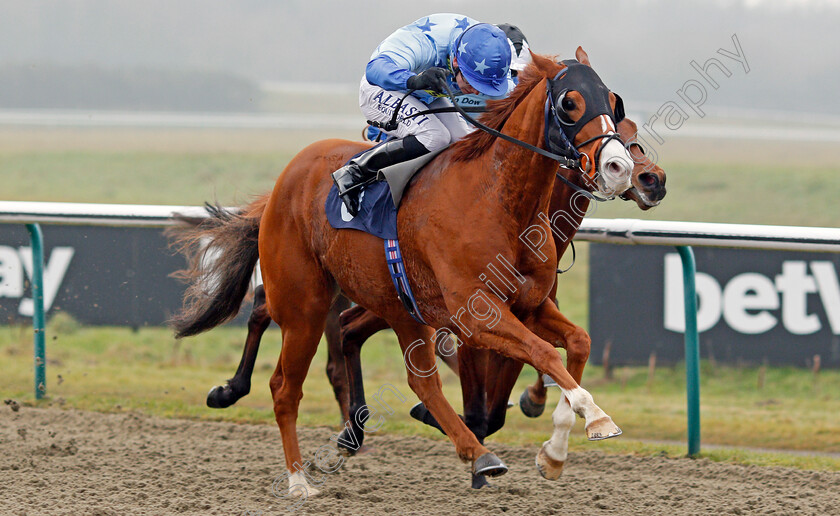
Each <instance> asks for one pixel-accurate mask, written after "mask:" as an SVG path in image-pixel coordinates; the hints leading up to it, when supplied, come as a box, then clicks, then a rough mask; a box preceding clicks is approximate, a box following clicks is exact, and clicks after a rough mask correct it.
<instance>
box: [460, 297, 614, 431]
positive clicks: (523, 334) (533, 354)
mask: <svg viewBox="0 0 840 516" xmlns="http://www.w3.org/2000/svg"><path fill="white" fill-rule="evenodd" d="M453 291H455V290H454V289H453ZM458 291H462V292H470V291H472V292H474V291H475V289H474V288H473V289H470V288H465V289H459V290H458ZM478 300H481V303H479V302H478ZM460 302H462V303H463V304H460ZM446 303H447V307H448V308H449V310H450V313H453V314H458V315H459V317H458V318H457V320H458V323H459V327H460V328H461V331H462V334H464V336H467V337H469V338H468V339H467V344H468V345H472V346H478V347H482V348H487V349H491V350H493V351H496V352H497V353H500V354H503V355H505V356H508V357H510V358H512V359H514V360H518V361H520V362H524V363H526V364H529V365H531V366H532V367H534V368H535V369H536V370H537V371H539V372H540V373H545V374H547V375H549V376H550V377H551V378H552V379H553V380H554V381H555V382H557V385H558V386H559V387H560V389H561V390H562V391H563V394H564V395H565V397H566V399H568V400H569V404H570V408H571V411H572V412H567V411H565V410H564V409H563V408H562V407H561V410H560V411H559V413H557V417H556V418H555V426H560V427H561V428H565V427H570V426H571V424H573V423H574V414H573V413H575V414H578V415H579V416H581V417H582V418H584V419H585V420H586V434H587V436H588V437H589V439H590V440H600V439H606V438H609V437H615V436H617V435H620V434H621V430H620V429H619V428H618V427H617V426H616V425H615V423H613V421H612V419H611V418H610V417H609V416H608V415H607V414H606V413H605V412H604V411H603V410H601V408H600V407H598V405H596V404H595V402H594V400H593V399H592V395H591V394H589V392H587V391H586V390H585V389H584V388H582V387H581V386H580V384H579V383H578V382H577V380H576V379H575V378H574V377H573V376H572V375H571V374H570V373H569V371H568V370H567V369H566V368H565V367H564V366H563V361H562V359H561V358H560V355H559V354H558V353H557V351H556V350H555V349H554V346H553V345H552V344H550V343H549V342H547V341H546V340H544V339H542V338H540V337H538V336H537V335H536V334H534V333H533V332H532V331H531V330H529V329H528V328H527V327H526V326H525V325H524V324H523V323H522V322H521V321H519V320H518V319H517V318H516V317H515V316H514V315H513V313H512V312H511V311H510V309H509V308H508V307H507V306H505V305H502V304H501V303H498V302H494V301H493V300H492V299H491V298H490V297H489V296H486V295H485V296H484V297H483V298H481V297H476V296H472V297H470V298H469V299H465V300H463V301H462V300H460V299H455V297H454V296H453V297H452V298H449V299H447V300H446ZM459 304H460V306H459ZM467 309H469V310H467ZM559 314H560V312H559V311H558V310H557V307H556V306H554V304H553V303H551V301H550V300H546V301H545V302H544V303H543V304H542V305H541V306H540V307H538V309H537V310H535V311H534V312H533V313H532V314H531V315H530V316H529V319H530V318H531V317H533V320H534V321H535V324H540V325H541V326H544V327H546V328H550V327H553V325H554V323H555V322H556V321H557V320H558V319H559V318H558V317H557V316H558V315H559ZM580 372H581V373H582V369H580ZM564 404H565V403H564ZM555 412H557V411H555Z"/></svg>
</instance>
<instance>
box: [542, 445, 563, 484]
mask: <svg viewBox="0 0 840 516" xmlns="http://www.w3.org/2000/svg"><path fill="white" fill-rule="evenodd" d="M546 444H547V443H546ZM535 462H536V463H537V471H539V472H540V475H542V477H543V478H545V479H547V480H557V479H558V478H560V475H562V474H563V465H564V464H566V461H564V460H555V459H552V458H551V457H549V456H548V454H547V453H546V452H545V444H543V445H542V448H540V451H539V452H537V458H536V460H535Z"/></svg>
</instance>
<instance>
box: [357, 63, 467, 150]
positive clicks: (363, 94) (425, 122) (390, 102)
mask: <svg viewBox="0 0 840 516" xmlns="http://www.w3.org/2000/svg"><path fill="white" fill-rule="evenodd" d="M403 96H405V93H404V92H399V91H386V90H383V89H382V88H380V87H379V86H375V85H373V84H371V83H369V82H367V79H365V78H364V77H362V82H361V84H360V85H359V107H360V108H361V109H362V115H364V116H365V117H366V119H367V120H374V121H377V122H383V123H384V122H388V121H389V120H390V119H391V117H392V116H393V114H394V108H395V106H396V105H397V103H398V102H399V100H400V99H401V98H403ZM451 105H452V102H451V101H450V100H449V99H448V98H439V99H437V100H435V101H434V102H432V103H431V104H428V105H427V104H424V103H423V102H421V101H420V100H419V99H418V98H417V97H414V96H412V95H409V96H407V97H406V98H405V100H403V102H402V106H401V107H400V115H399V117H398V120H399V119H401V118H403V117H410V116H411V115H412V114H414V113H419V112H421V111H425V110H427V109H435V108H442V107H448V106H451ZM471 131H472V126H470V125H469V124H468V123H467V121H466V120H464V119H463V118H462V117H461V115H459V114H458V113H436V114H430V115H420V116H417V117H413V118H406V119H404V120H402V121H400V123H399V125H398V126H397V129H396V130H395V131H391V132H390V133H389V134H392V135H395V136H397V137H398V138H405V137H406V136H409V135H414V137H415V138H417V141H419V142H420V143H422V144H423V146H424V147H426V149H428V150H429V151H432V152H434V151H436V150H439V149H442V148H444V147H446V146H447V145H449V144H450V143H453V142H455V141H457V140H460V139H461V138H463V137H464V136H466V135H467V134H468V133H470V132H471Z"/></svg>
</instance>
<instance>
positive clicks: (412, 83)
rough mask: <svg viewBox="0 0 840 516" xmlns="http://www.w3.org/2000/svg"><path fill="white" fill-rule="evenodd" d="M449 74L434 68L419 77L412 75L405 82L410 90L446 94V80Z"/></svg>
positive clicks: (419, 74)
mask: <svg viewBox="0 0 840 516" xmlns="http://www.w3.org/2000/svg"><path fill="white" fill-rule="evenodd" d="M447 77H449V72H447V71H446V70H444V69H443V68H437V67H432V68H429V69H428V70H424V71H422V72H420V73H418V74H417V75H412V76H411V77H409V78H408V80H407V81H405V85H406V86H408V89H410V90H431V91H435V92H438V93H445V92H446V86H447V84H446V78H447Z"/></svg>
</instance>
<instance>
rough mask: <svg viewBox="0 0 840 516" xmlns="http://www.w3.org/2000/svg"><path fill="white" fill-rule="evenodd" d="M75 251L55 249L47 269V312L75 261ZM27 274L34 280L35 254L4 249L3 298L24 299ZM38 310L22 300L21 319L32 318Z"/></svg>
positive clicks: (0, 250)
mask: <svg viewBox="0 0 840 516" xmlns="http://www.w3.org/2000/svg"><path fill="white" fill-rule="evenodd" d="M73 254H74V250H73V248H72V247H55V248H53V250H52V253H51V254H50V258H49V260H48V261H47V263H46V264H45V265H44V310H49V309H50V307H52V304H53V301H55V297H56V295H58V291H59V289H60V288H61V282H62V281H64V274H65V273H66V272H67V268H68V267H69V266H70V261H71V260H72V259H73ZM24 274H25V275H26V276H27V277H29V278H32V251H31V249H30V248H28V247H21V248H20V249H18V250H16V249H14V248H13V247H8V246H0V297H9V298H23V293H24V290H23V283H24ZM34 310H35V306H34V304H33V302H32V299H29V298H23V299H21V300H20V306H19V307H18V312H19V313H20V315H23V316H26V317H32V315H33V314H34Z"/></svg>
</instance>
